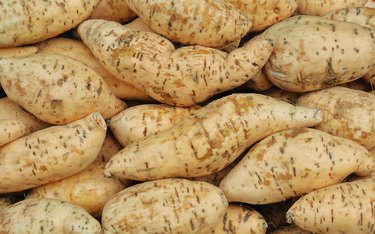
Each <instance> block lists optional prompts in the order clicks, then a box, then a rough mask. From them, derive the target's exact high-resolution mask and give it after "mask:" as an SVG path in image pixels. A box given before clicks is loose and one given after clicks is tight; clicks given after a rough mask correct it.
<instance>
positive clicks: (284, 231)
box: [270, 225, 313, 234]
mask: <svg viewBox="0 0 375 234" xmlns="http://www.w3.org/2000/svg"><path fill="white" fill-rule="evenodd" d="M270 234H313V232H309V231H306V230H303V229H302V228H300V227H298V226H294V225H291V226H284V227H279V228H278V229H276V230H274V231H271V232H270Z"/></svg>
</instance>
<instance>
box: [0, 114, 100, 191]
mask: <svg viewBox="0 0 375 234" xmlns="http://www.w3.org/2000/svg"><path fill="white" fill-rule="evenodd" d="M106 128H107V126H106V124H105V121H104V119H103V117H102V116H100V114H99V113H93V114H90V115H88V116H87V117H85V118H83V119H80V120H77V121H75V122H72V123H70V124H68V125H63V126H54V127H49V128H46V129H42V130H39V131H37V132H34V133H31V134H29V135H27V136H25V137H22V138H19V139H17V140H15V141H12V142H11V143H9V144H7V145H5V146H2V147H1V148H0V171H1V172H2V173H1V174H0V193H9V192H16V191H22V190H25V189H28V188H33V187H37V186H40V185H42V184H46V183H50V182H53V181H57V180H60V179H62V178H66V177H68V176H71V175H74V174H76V173H78V172H79V171H81V170H83V169H84V168H85V167H87V166H88V165H90V164H91V163H92V162H93V161H94V160H95V158H96V156H97V155H98V153H99V150H100V147H101V145H102V143H103V141H104V137H105V132H106Z"/></svg>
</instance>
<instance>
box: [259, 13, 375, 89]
mask: <svg viewBox="0 0 375 234" xmlns="http://www.w3.org/2000/svg"><path fill="white" fill-rule="evenodd" d="M262 35H263V36H264V37H265V38H271V39H273V40H274V41H275V48H274V50H273V52H272V54H271V56H270V58H269V60H268V62H267V63H266V64H265V66H264V68H263V71H264V72H265V74H266V76H267V78H268V79H269V80H270V81H271V82H272V83H273V84H274V85H276V86H278V87H280V88H282V89H285V90H288V91H294V92H307V91H312V90H318V89H322V88H327V87H331V86H335V85H338V84H342V83H347V82H350V81H353V80H356V79H358V78H360V77H361V76H363V75H365V74H366V73H367V72H368V71H370V70H371V69H372V68H373V67H374V65H375V62H374V61H375V41H374V37H375V36H374V35H375V30H374V29H370V28H367V27H363V26H361V25H357V24H352V23H347V22H340V21H335V20H330V19H326V18H323V17H317V16H305V15H300V16H294V17H292V18H289V19H286V20H284V21H283V22H280V23H278V24H275V25H273V26H272V27H270V28H269V29H267V30H266V31H265V32H264V33H263V34H262Z"/></svg>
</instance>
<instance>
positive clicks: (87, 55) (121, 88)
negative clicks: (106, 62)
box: [38, 38, 151, 100]
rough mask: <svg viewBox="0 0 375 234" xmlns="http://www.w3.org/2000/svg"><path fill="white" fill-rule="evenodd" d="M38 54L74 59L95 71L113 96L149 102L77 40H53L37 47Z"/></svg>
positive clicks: (145, 96) (147, 98) (141, 92)
mask: <svg viewBox="0 0 375 234" xmlns="http://www.w3.org/2000/svg"><path fill="white" fill-rule="evenodd" d="M38 49H39V50H38V53H56V54H62V55H65V56H68V57H71V58H74V59H76V60H78V61H80V62H82V63H83V64H85V65H86V66H88V67H90V68H92V69H93V70H95V71H96V72H97V73H98V74H99V75H100V76H101V77H102V78H103V79H104V81H105V82H106V83H107V85H108V87H109V88H110V89H111V91H112V92H113V94H114V95H115V96H116V97H118V98H120V99H127V100H151V98H150V97H149V96H148V95H147V94H145V93H144V92H143V91H141V90H139V89H136V88H134V87H133V86H131V85H128V84H127V83H125V82H124V81H122V80H120V79H118V78H116V77H114V76H113V75H112V74H111V73H109V72H108V71H107V70H106V69H105V68H104V67H103V66H102V65H100V63H99V61H98V60H97V59H96V58H95V57H94V55H93V54H92V53H91V51H90V49H89V48H87V46H86V45H85V44H84V43H83V42H81V41H77V40H73V39H68V38H53V39H51V40H48V41H45V42H43V43H41V44H40V45H39V46H38Z"/></svg>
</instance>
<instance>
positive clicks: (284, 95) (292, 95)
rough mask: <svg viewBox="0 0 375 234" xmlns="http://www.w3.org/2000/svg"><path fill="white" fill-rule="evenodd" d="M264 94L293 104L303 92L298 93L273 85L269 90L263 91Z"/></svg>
mask: <svg viewBox="0 0 375 234" xmlns="http://www.w3.org/2000/svg"><path fill="white" fill-rule="evenodd" d="M261 94H263V95H267V96H270V97H273V98H276V99H279V100H281V101H284V102H288V103H291V104H295V103H296V102H297V99H298V97H299V96H301V95H302V94H301V93H296V92H290V91H286V90H283V89H280V88H277V87H275V86H274V87H272V88H271V89H269V90H266V91H263V92H261Z"/></svg>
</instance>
